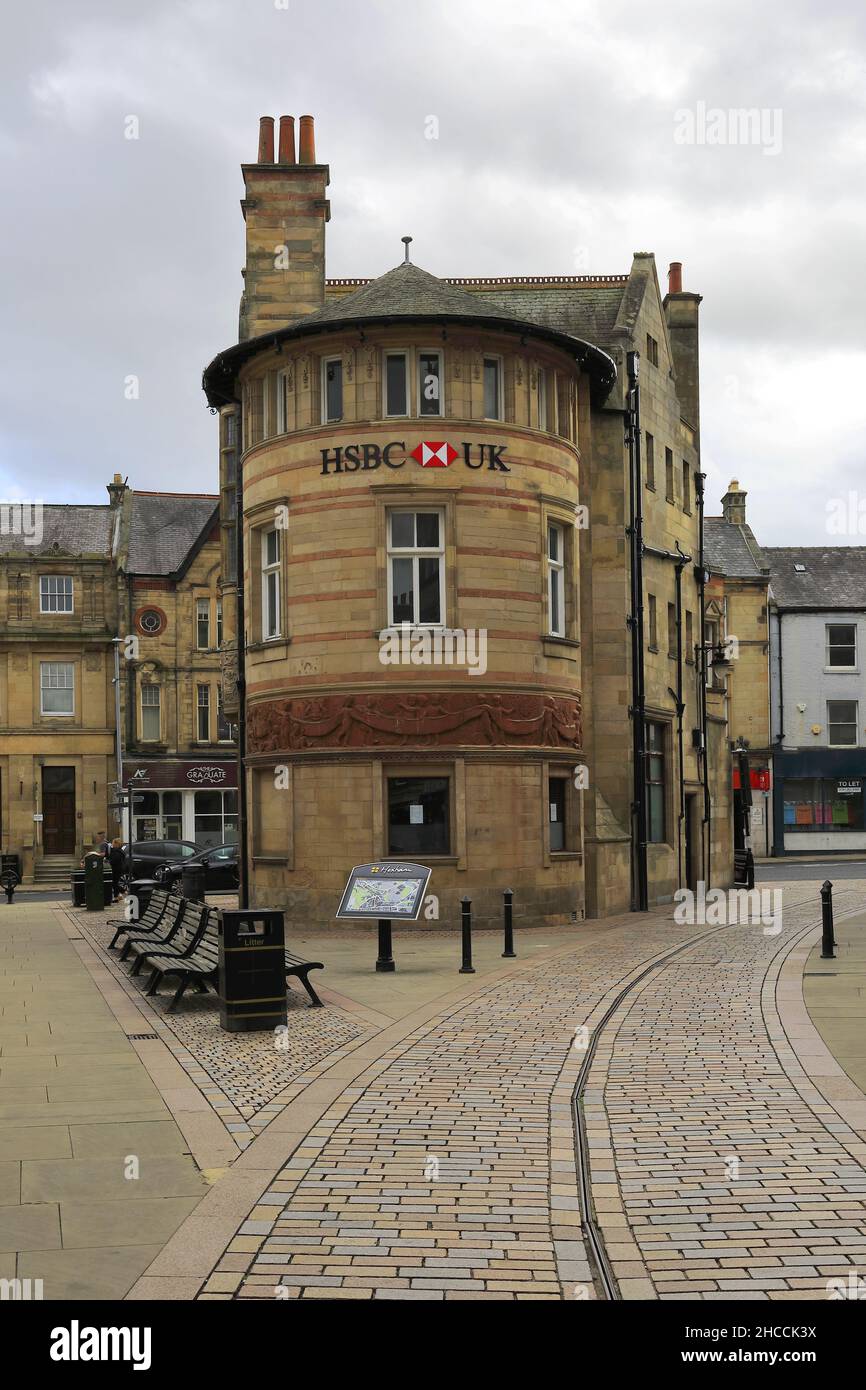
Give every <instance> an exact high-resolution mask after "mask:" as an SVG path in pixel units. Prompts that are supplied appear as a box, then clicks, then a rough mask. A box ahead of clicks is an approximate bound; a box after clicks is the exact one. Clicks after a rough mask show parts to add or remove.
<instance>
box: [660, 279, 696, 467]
mask: <svg viewBox="0 0 866 1390" xmlns="http://www.w3.org/2000/svg"><path fill="white" fill-rule="evenodd" d="M700 302H701V296H700V295H699V294H690V293H689V292H688V291H684V290H683V264H682V261H671V264H670V269H669V270H668V292H667V294H666V295H665V298H664V309H665V317H666V319H667V325H668V336H669V337H670V340H671V351H672V352H673V358H674V375H675V376H676V379H677V393H678V395H679V398H680V405H681V406H682V411H683V416H684V418H685V419H686V420H687V421H688V423H689V424H690V425H691V427H692V429H693V430H694V431H695V442H696V445H697V448H698V451H699V452H700V429H701V390H700V353H699V345H698V309H699V306H700Z"/></svg>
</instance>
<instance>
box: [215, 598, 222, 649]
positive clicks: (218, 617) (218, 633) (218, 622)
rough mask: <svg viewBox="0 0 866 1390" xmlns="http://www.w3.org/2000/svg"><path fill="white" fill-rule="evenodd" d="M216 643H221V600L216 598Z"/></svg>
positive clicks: (220, 644)
mask: <svg viewBox="0 0 866 1390" xmlns="http://www.w3.org/2000/svg"><path fill="white" fill-rule="evenodd" d="M216 637H217V640H216V644H217V646H218V647H221V646H222V644H223V601H222V599H221V598H218V599H217V601H216Z"/></svg>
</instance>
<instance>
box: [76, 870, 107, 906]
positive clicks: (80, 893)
mask: <svg viewBox="0 0 866 1390" xmlns="http://www.w3.org/2000/svg"><path fill="white" fill-rule="evenodd" d="M112 896H113V885H112V879H111V872H110V870H109V871H107V872H106V873H104V874H103V878H102V897H103V903H102V905H103V907H110V906H111V899H112ZM86 902H87V898H86V896H85V892H84V870H83V869H73V870H72V906H73V907H84V906H85V905H86Z"/></svg>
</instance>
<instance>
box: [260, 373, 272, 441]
mask: <svg viewBox="0 0 866 1390" xmlns="http://www.w3.org/2000/svg"><path fill="white" fill-rule="evenodd" d="M273 381H274V377H273V374H272V373H271V372H266V373H265V375H264V376H263V377H262V439H267V438H268V436H269V435H270V433H271V392H272V390H273Z"/></svg>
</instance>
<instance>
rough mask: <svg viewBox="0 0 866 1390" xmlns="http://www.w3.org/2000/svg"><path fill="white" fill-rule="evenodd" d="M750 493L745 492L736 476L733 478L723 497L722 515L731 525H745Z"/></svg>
mask: <svg viewBox="0 0 866 1390" xmlns="http://www.w3.org/2000/svg"><path fill="white" fill-rule="evenodd" d="M748 495H749V494H748V493H747V492H743V490H742V488H741V487H740V484H739V483H738V482H737V480H736V478H732V479H731V481H730V482H729V483H728V490H727V492H726V493H725V495H724V497H723V498H722V515H723V517H724V518H725V521H727V522H728V524H729V525H730V526H745V524H746V498H747V497H748Z"/></svg>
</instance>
